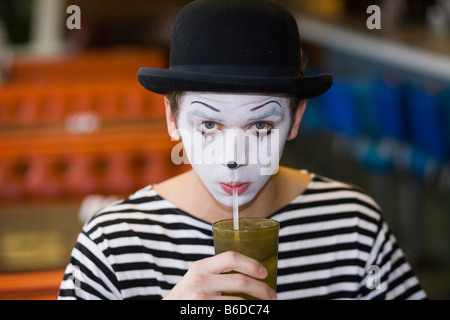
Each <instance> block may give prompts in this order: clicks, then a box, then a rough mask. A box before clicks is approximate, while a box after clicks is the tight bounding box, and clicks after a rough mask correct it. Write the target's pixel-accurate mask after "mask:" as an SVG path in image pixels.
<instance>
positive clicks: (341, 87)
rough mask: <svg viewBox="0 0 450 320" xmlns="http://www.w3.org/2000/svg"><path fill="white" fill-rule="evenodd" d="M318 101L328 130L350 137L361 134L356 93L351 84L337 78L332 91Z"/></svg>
mask: <svg viewBox="0 0 450 320" xmlns="http://www.w3.org/2000/svg"><path fill="white" fill-rule="evenodd" d="M317 99H318V100H319V103H320V106H321V108H320V109H321V113H322V117H323V123H324V125H325V127H326V128H328V129H330V130H331V131H334V132H335V133H340V134H343V135H346V136H349V137H354V136H357V135H358V134H359V133H360V123H359V120H358V112H357V98H356V93H355V90H354V89H353V88H352V86H351V85H350V84H349V83H346V82H344V81H343V80H341V79H339V78H335V80H334V83H333V86H332V87H331V88H330V90H328V91H327V92H326V93H325V94H323V95H322V96H320V97H318V98H317Z"/></svg>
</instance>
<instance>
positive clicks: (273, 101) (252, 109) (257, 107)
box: [250, 100, 281, 111]
mask: <svg viewBox="0 0 450 320" xmlns="http://www.w3.org/2000/svg"><path fill="white" fill-rule="evenodd" d="M269 103H276V104H277V105H279V106H280V108H281V104H280V103H279V102H278V101H275V100H270V101H269V102H266V103H264V104H262V105H260V106H256V107H254V108H251V109H250V111H255V110H258V109H260V108H262V107H264V106H265V105H268V104H269Z"/></svg>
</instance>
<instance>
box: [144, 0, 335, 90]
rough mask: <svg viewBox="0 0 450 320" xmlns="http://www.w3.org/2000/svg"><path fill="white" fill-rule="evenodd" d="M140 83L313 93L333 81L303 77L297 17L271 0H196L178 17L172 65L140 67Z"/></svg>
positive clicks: (164, 87)
mask: <svg viewBox="0 0 450 320" xmlns="http://www.w3.org/2000/svg"><path fill="white" fill-rule="evenodd" d="M138 80H139V82H140V83H141V85H142V86H143V87H144V88H146V89H148V90H150V91H152V92H156V93H161V94H166V93H169V92H171V91H202V92H244V93H292V94H296V95H298V96H301V97H303V98H313V97H316V96H318V95H320V94H322V93H324V92H325V91H327V90H328V89H329V88H330V87H331V84H332V83H333V77H332V75H329V74H322V75H318V76H308V77H306V76H304V75H303V73H302V71H301V46H300V35H299V32H298V26H297V23H296V21H295V19H294V17H293V16H292V15H291V14H290V13H289V11H287V10H286V9H285V8H284V7H283V6H282V5H281V4H279V3H277V2H276V1H271V0H196V1H193V2H191V3H189V4H188V5H186V6H185V7H184V8H183V9H181V11H180V12H179V14H178V15H177V18H176V19H175V23H174V27H173V32H172V41H171V49H170V67H169V69H155V68H140V69H139V72H138Z"/></svg>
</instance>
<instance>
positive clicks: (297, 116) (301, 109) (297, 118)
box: [287, 99, 306, 140]
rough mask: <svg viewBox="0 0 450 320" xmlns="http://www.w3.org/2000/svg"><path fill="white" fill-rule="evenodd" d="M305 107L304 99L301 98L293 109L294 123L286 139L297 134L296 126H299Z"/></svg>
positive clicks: (290, 138)
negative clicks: (294, 109) (295, 108)
mask: <svg viewBox="0 0 450 320" xmlns="http://www.w3.org/2000/svg"><path fill="white" fill-rule="evenodd" d="M305 109H306V99H303V100H302V101H301V102H300V104H299V105H298V108H297V110H296V111H295V114H294V123H293V124H292V128H291V131H290V132H289V136H288V138H287V140H292V139H294V138H295V137H296V136H297V134H298V128H299V127H300V122H301V121H302V118H303V113H304V112H305Z"/></svg>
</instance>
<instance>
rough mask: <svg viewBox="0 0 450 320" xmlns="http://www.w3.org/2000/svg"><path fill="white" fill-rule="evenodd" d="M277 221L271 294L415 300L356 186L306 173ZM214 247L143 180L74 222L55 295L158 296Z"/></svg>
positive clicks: (406, 269) (383, 229) (410, 279)
mask: <svg viewBox="0 0 450 320" xmlns="http://www.w3.org/2000/svg"><path fill="white" fill-rule="evenodd" d="M310 174H311V176H312V177H313V179H312V181H311V182H310V183H309V185H308V187H307V189H306V190H305V191H304V192H303V193H302V194H301V195H299V196H298V197H297V198H296V199H294V200H293V201H292V202H291V203H290V204H288V205H287V206H285V207H284V208H282V209H280V210H278V211H277V212H275V213H273V214H272V215H271V216H270V218H271V219H275V220H277V221H279V222H280V237H279V255H278V259H279V261H278V277H277V293H278V299H425V298H426V295H425V293H424V291H423V290H422V288H421V286H420V284H419V282H418V280H417V278H416V277H415V275H414V274H413V272H412V270H411V267H410V265H409V264H408V262H407V261H406V260H405V256H404V254H403V252H402V250H401V249H400V248H399V246H398V244H397V241H396V239H395V238H394V236H393V235H392V234H391V233H390V231H389V228H388V226H387V224H386V223H385V222H384V221H383V219H382V216H381V214H380V209H379V207H378V205H377V204H376V203H375V202H374V200H372V199H371V198H370V197H369V196H367V195H366V194H365V193H363V192H362V191H360V190H359V189H358V188H356V187H354V186H352V185H348V184H344V183H341V182H338V181H335V180H330V179H327V178H325V177H322V176H319V175H315V174H312V173H310ZM213 254H214V245H213V237H212V231H211V225H210V224H209V223H207V222H205V221H202V220H200V219H197V218H195V217H193V216H192V215H190V214H188V213H186V212H184V211H182V210H180V209H178V208H176V207H175V206H174V205H173V204H171V203H170V202H169V201H167V200H165V199H163V198H161V197H160V196H159V195H158V194H157V193H156V192H155V191H154V190H153V188H152V186H148V187H145V188H143V189H141V190H139V191H137V192H136V193H134V194H133V195H131V196H130V197H128V198H127V199H124V200H121V201H118V202H115V203H113V204H111V205H109V206H107V207H106V208H104V209H103V210H101V211H99V212H98V213H97V214H95V215H94V216H93V217H92V218H91V219H90V220H89V221H88V222H87V223H86V224H85V226H84V227H83V230H82V232H81V233H80V235H79V237H78V240H77V243H76V245H75V248H74V249H73V251H72V254H71V259H70V262H69V264H68V266H67V268H66V272H65V276H64V279H63V281H62V283H61V287H60V291H59V297H58V298H59V299H162V298H163V297H164V296H165V295H166V294H167V293H168V292H169V291H170V290H171V288H172V287H173V286H174V285H175V284H176V283H178V282H179V281H180V279H181V278H182V277H183V275H184V274H185V273H186V271H187V270H188V269H189V267H190V265H191V264H192V263H193V262H194V261H196V260H198V259H202V258H206V257H209V256H212V255H213Z"/></svg>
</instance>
